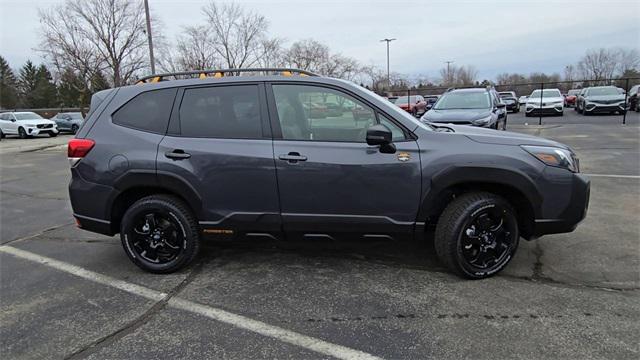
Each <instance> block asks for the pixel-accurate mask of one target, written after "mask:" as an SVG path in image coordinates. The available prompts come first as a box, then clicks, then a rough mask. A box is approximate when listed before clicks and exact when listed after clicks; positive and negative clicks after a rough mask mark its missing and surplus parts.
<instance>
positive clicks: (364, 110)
mask: <svg viewBox="0 0 640 360" xmlns="http://www.w3.org/2000/svg"><path fill="white" fill-rule="evenodd" d="M273 94H274V97H275V102H276V108H277V111H278V120H279V121H280V128H281V129H282V138H283V139H286V140H306V141H344V142H365V141H366V132H367V128H368V127H369V126H370V125H372V124H375V123H376V118H375V112H374V111H373V109H371V108H370V107H369V106H367V105H365V104H363V103H362V102H360V101H358V100H356V99H354V98H353V97H351V96H349V95H347V94H345V93H342V92H340V91H336V90H333V89H329V88H324V87H319V86H309V85H273Z"/></svg>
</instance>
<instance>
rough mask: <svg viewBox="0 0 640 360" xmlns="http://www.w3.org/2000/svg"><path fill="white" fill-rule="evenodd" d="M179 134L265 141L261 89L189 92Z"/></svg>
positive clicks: (220, 88)
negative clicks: (262, 139)
mask: <svg viewBox="0 0 640 360" xmlns="http://www.w3.org/2000/svg"><path fill="white" fill-rule="evenodd" d="M180 134H181V135H182V136H187V137H211V138H228V139H260V138H262V119H261V117H260V93H259V90H258V86H257V85H230V86H213V87H202V88H193V89H186V90H185V91H184V96H183V97H182V104H181V105H180Z"/></svg>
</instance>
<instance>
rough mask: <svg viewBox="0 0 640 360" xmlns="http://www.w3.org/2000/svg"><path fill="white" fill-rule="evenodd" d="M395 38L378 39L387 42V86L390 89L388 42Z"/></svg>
mask: <svg viewBox="0 0 640 360" xmlns="http://www.w3.org/2000/svg"><path fill="white" fill-rule="evenodd" d="M394 40H396V39H395V38H392V39H388V38H387V39H382V40H380V42H383V41H385V42H386V43H387V86H388V87H389V89H391V73H390V72H389V43H390V42H392V41H394Z"/></svg>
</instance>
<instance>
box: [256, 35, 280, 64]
mask: <svg viewBox="0 0 640 360" xmlns="http://www.w3.org/2000/svg"><path fill="white" fill-rule="evenodd" d="M282 43H283V40H282V39H280V38H273V39H262V40H261V41H260V43H259V45H258V56H257V58H258V64H259V65H260V67H263V68H269V67H283V66H285V63H286V59H285V49H284V47H283V46H282Z"/></svg>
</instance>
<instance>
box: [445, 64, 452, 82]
mask: <svg viewBox="0 0 640 360" xmlns="http://www.w3.org/2000/svg"><path fill="white" fill-rule="evenodd" d="M445 62H446V63H447V81H448V82H449V83H450V84H451V83H453V81H452V80H453V79H452V78H451V70H450V69H449V65H451V64H452V63H453V61H452V60H449V61H445Z"/></svg>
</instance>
